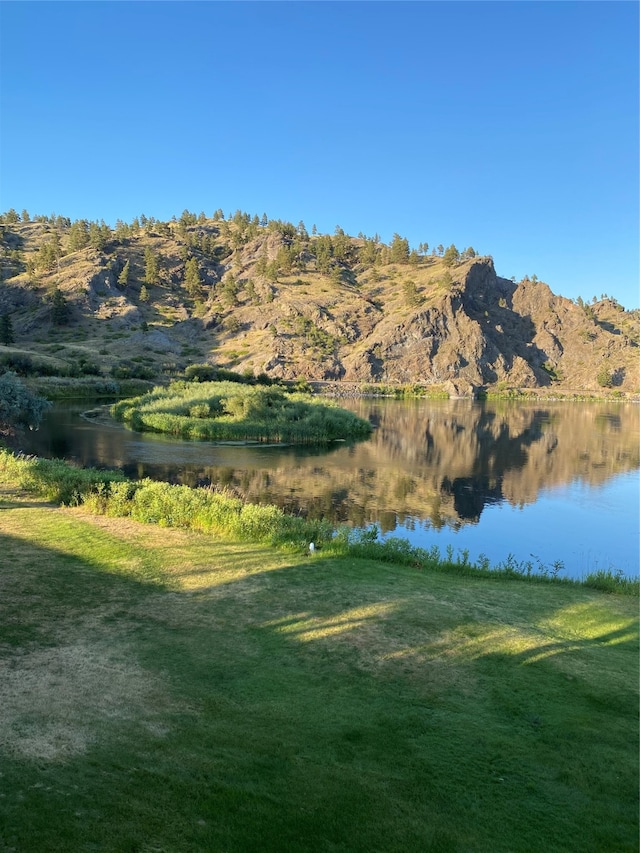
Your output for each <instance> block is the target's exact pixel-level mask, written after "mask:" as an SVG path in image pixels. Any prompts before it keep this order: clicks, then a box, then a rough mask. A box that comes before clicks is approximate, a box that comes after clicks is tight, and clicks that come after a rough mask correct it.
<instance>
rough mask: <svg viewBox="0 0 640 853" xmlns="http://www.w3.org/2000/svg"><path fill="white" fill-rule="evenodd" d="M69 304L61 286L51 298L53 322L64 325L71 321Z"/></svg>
mask: <svg viewBox="0 0 640 853" xmlns="http://www.w3.org/2000/svg"><path fill="white" fill-rule="evenodd" d="M69 313H70V312H69V306H68V304H67V300H66V299H65V298H64V296H63V295H62V292H61V291H60V290H59V288H57V287H56V289H55V290H54V292H53V298H52V300H51V322H52V323H53V324H54V326H64V325H65V324H66V323H68V322H69Z"/></svg>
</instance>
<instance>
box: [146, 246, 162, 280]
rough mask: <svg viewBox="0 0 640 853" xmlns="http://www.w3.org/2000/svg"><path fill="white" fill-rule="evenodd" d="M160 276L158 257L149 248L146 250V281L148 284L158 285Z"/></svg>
mask: <svg viewBox="0 0 640 853" xmlns="http://www.w3.org/2000/svg"><path fill="white" fill-rule="evenodd" d="M159 275H160V267H159V264H158V256H157V255H156V253H155V252H154V251H153V249H150V248H149V247H148V246H147V248H146V249H145V250H144V280H145V283H146V284H157V282H158V277H159Z"/></svg>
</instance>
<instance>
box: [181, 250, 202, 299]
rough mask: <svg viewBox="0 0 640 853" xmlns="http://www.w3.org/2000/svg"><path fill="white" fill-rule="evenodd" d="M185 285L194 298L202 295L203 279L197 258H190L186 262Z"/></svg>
mask: <svg viewBox="0 0 640 853" xmlns="http://www.w3.org/2000/svg"><path fill="white" fill-rule="evenodd" d="M184 286H185V289H186V291H187V293H188V294H189V296H191V297H193V299H198V298H199V297H200V296H202V279H201V278H200V267H199V266H198V261H197V259H196V258H189V260H188V261H187V263H186V264H185V270H184Z"/></svg>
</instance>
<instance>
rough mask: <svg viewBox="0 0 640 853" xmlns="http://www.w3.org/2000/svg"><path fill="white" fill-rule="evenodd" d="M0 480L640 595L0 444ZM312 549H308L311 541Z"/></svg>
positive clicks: (421, 559) (241, 528) (319, 542)
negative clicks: (16, 450) (474, 559)
mask: <svg viewBox="0 0 640 853" xmlns="http://www.w3.org/2000/svg"><path fill="white" fill-rule="evenodd" d="M0 481H2V482H4V483H5V484H8V485H10V486H12V487H14V488H16V489H20V490H23V491H25V492H27V493H29V494H32V495H37V496H38V497H40V498H42V499H44V500H46V501H50V502H51V503H54V504H57V505H60V506H83V507H84V508H85V509H86V510H88V511H89V512H92V513H94V514H97V515H105V516H111V517H120V518H123V517H128V518H131V519H133V520H134V521H138V522H142V523H145V524H157V525H159V526H161V527H174V528H179V529H183V530H192V531H195V532H199V533H205V534H207V535H211V536H215V537H218V538H223V539H234V540H239V541H245V542H252V543H256V544H263V545H269V546H272V547H275V548H282V549H287V550H293V551H296V552H298V553H300V552H301V551H302V552H307V553H309V554H310V555H311V554H312V553H313V555H317V554H318V553H319V554H324V555H326V556H332V557H349V558H356V559H368V560H378V561H381V562H387V563H393V564H396V565H405V566H409V567H411V568H413V569H416V570H427V571H438V572H449V573H455V574H458V575H460V574H463V575H468V576H470V577H484V578H489V579H491V578H493V579H495V578H512V579H514V580H521V581H530V582H548V583H562V584H569V585H577V586H581V587H588V588H592V589H596V590H600V591H603V592H609V593H619V594H624V595H632V596H640V579H631V578H627V577H625V576H624V575H623V574H622V573H621V572H611V571H598V572H595V573H591V574H589V575H587V576H586V577H585V578H584V579H582V580H574V579H570V578H561V577H559V571H560V570H561V568H562V567H561V564H555V565H554V566H552V567H551V568H547V567H545V566H542V565H533V564H532V563H531V562H525V561H522V562H520V561H518V560H516V559H515V558H514V557H513V556H512V555H510V556H509V557H508V558H507V560H506V561H504V562H503V563H499V564H497V565H495V566H491V565H490V564H489V561H488V559H486V558H481V559H480V560H479V561H478V562H477V563H473V562H471V561H470V560H469V558H468V553H467V552H465V551H463V552H461V553H459V554H458V555H454V553H453V549H451V548H448V549H447V553H446V554H445V555H442V554H441V553H440V550H439V548H438V547H437V546H433V547H432V548H430V549H425V548H419V547H416V546H414V545H411V544H410V543H409V542H408V541H407V540H406V539H400V538H393V537H392V538H388V539H386V540H384V541H380V540H379V539H378V530H377V528H376V527H370V528H368V529H366V530H362V529H353V528H350V527H347V526H342V527H339V528H338V529H335V528H334V527H333V525H332V524H331V523H330V522H328V521H323V520H315V519H305V518H302V517H300V516H293V515H288V514H287V513H285V512H284V511H283V510H281V509H280V508H279V507H276V506H272V505H258V504H251V503H246V502H244V501H243V500H241V499H239V498H237V497H234V496H232V495H230V494H229V493H228V492H226V491H225V490H222V491H220V490H217V489H216V488H212V487H208V488H191V487H190V486H182V485H172V484H170V483H165V482H159V481H154V480H149V479H145V480H128V479H127V478H126V477H125V476H124V475H123V474H121V473H119V472H114V471H104V470H98V469H96V468H78V467H75V466H73V465H70V464H68V463H66V462H63V461H61V460H56V459H53V460H51V459H42V458H39V457H35V456H25V455H23V454H15V453H13V452H11V451H9V450H7V449H0ZM311 543H313V548H312V549H311V550H310V544H311Z"/></svg>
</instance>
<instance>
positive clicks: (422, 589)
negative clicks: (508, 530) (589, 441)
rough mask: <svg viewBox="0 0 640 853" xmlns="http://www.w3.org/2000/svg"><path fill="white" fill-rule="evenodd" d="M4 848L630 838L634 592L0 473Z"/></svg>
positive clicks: (565, 844)
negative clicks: (170, 513) (430, 563)
mask: <svg viewBox="0 0 640 853" xmlns="http://www.w3.org/2000/svg"><path fill="white" fill-rule="evenodd" d="M0 549H1V550H0V653H1V656H0V851H3V853H7V852H8V851H15V853H31V851H33V852H34V853H36V852H37V853H46V851H65V853H75V851H108V853H112V851H141V853H151V852H152V851H164V853H169V851H170V853H187V852H188V851H220V853H237V851H293V853H297V851H300V853H302V852H303V851H309V853H323V851H327V853H337V851H368V853H370V851H385V853H387V851H389V853H390V852H391V851H399V852H400V851H402V853H408V851H419V853H427V851H487V853H499V851H504V853H516V851H523V853H524V851H526V853H536V852H537V851H544V853H552V851H579V853H588V851H594V853H595V852H596V851H597V853H621V851H637V849H638V634H637V629H638V619H637V616H638V603H637V599H633V598H627V597H623V596H617V595H606V594H604V593H598V592H595V591H593V590H591V591H590V590H586V589H582V588H578V587H569V586H561V585H552V584H544V583H527V582H519V581H508V580H504V579H496V580H495V581H494V580H483V579H469V578H462V577H457V576H455V575H446V574H430V573H426V572H421V571H419V570H417V569H410V568H405V567H394V566H390V565H388V564H381V563H376V562H371V561H366V560H355V559H353V560H350V559H328V558H325V557H323V555H322V552H319V553H316V554H315V555H311V556H306V555H299V556H297V555H292V554H287V553H284V552H278V551H275V550H272V549H269V548H265V547H262V546H254V545H247V544H238V543H233V542H225V541H215V540H214V539H212V538H210V537H206V536H203V535H199V534H193V533H184V532H179V531H175V530H167V529H162V528H159V527H155V526H150V525H142V524H137V523H134V522H131V521H129V520H125V519H109V518H105V517H94V516H91V515H89V514H87V513H86V512H84V511H83V510H80V509H74V510H70V509H58V508H54V507H51V506H47V505H45V504H41V503H38V501H37V500H36V501H34V500H32V499H29V498H26V497H20V496H18V495H17V494H15V493H14V492H10V491H5V492H2V493H0Z"/></svg>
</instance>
